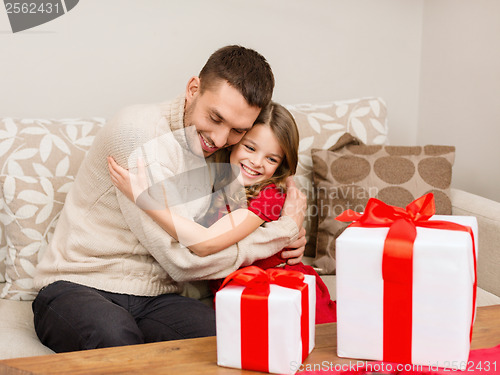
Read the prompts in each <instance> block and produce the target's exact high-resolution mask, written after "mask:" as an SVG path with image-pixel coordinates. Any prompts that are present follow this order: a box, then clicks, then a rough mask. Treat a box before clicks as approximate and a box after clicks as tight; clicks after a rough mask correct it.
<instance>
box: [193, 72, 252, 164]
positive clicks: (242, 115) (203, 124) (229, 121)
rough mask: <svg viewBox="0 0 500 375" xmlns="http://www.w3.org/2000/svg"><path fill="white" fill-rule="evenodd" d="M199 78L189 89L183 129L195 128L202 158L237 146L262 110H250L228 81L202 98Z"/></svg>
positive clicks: (195, 79)
mask: <svg viewBox="0 0 500 375" xmlns="http://www.w3.org/2000/svg"><path fill="white" fill-rule="evenodd" d="M199 84H200V81H199V78H198V77H193V78H191V80H190V81H189V83H188V86H187V89H186V109H185V114H184V126H185V127H187V126H191V125H194V126H195V127H196V131H197V135H198V141H199V142H200V145H201V149H202V151H203V156H204V157H208V156H210V155H212V154H213V153H214V152H215V151H217V150H218V149H219V148H223V147H227V146H231V145H234V144H236V143H238V142H239V141H240V140H241V138H242V137H243V136H244V135H245V133H246V132H247V131H248V130H250V129H251V128H252V125H253V123H254V121H255V120H256V119H257V116H258V115H259V113H260V110H261V109H260V108H258V107H254V106H250V105H249V104H248V103H247V101H246V100H245V98H244V97H243V95H241V94H240V93H239V91H238V90H236V89H235V88H233V87H232V86H231V85H229V83H227V82H226V81H221V82H220V84H218V85H216V86H214V87H213V88H211V89H207V90H205V92H204V93H203V94H201V93H200V90H199V87H200V86H199Z"/></svg>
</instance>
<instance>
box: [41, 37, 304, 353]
mask: <svg viewBox="0 0 500 375" xmlns="http://www.w3.org/2000/svg"><path fill="white" fill-rule="evenodd" d="M273 87H274V78H273V74H272V71H271V69H270V67H269V65H268V63H267V62H266V60H265V59H264V58H263V57H262V56H261V55H259V54H258V53H257V52H255V51H253V50H250V49H246V48H243V47H240V46H228V47H224V48H222V49H220V50H218V51H216V52H215V53H214V54H213V55H212V56H211V57H210V58H209V60H208V61H207V63H206V65H205V66H204V68H203V69H202V71H201V72H200V75H199V77H193V78H191V79H190V80H189V82H188V84H187V88H186V92H185V95H183V96H181V97H178V98H177V99H175V100H173V101H171V102H168V103H161V104H151V105H139V106H133V107H129V108H126V109H124V110H122V111H121V112H120V113H119V114H118V115H117V116H115V117H114V118H113V119H112V120H111V121H109V123H108V124H106V126H105V127H104V128H103V129H102V130H101V131H100V132H99V134H98V135H97V136H96V139H95V141H94V143H93V145H92V148H91V149H90V151H89V153H88V155H87V157H86V158H85V160H84V162H83V163H82V166H81V167H80V170H79V172H78V175H77V177H76V180H75V183H74V186H73V188H72V190H71V191H70V192H69V194H68V196H67V198H66V202H65V205H64V208H63V210H62V212H61V216H60V218H59V222H58V225H57V228H56V231H55V233H54V236H53V239H52V241H51V243H50V246H49V248H48V249H47V251H46V253H45V254H44V257H43V259H42V260H41V261H40V262H39V265H38V267H37V272H36V276H35V286H36V287H38V288H41V290H40V292H39V294H38V296H37V298H36V299H35V301H34V302H33V311H34V322H35V329H36V332H37V335H38V337H39V338H40V340H41V341H42V343H44V344H45V345H47V346H48V347H50V348H51V349H53V350H54V351H56V352H64V351H73V350H82V349H93V348H99V347H108V346H120V345H130V344H140V343H144V342H154V341H164V340H174V339H183V338H192V337H200V336H208V335H214V334H215V319H214V312H213V310H212V309H210V308H209V307H207V306H206V305H204V304H202V303H201V302H199V301H197V300H194V299H191V298H187V297H183V296H180V295H179V294H178V293H179V292H180V291H181V289H182V284H180V283H181V282H183V281H190V280H201V279H214V278H221V277H224V276H226V275H228V274H229V273H230V272H232V271H234V270H236V269H237V268H239V267H240V266H245V265H249V264H251V263H253V262H254V261H255V260H257V259H262V258H267V257H269V256H271V255H273V254H275V253H276V252H278V251H279V250H281V249H282V248H284V247H288V248H291V249H292V250H291V251H288V252H284V257H286V258H289V260H288V261H289V262H292V263H294V262H299V261H300V259H301V257H302V254H303V251H304V245H305V239H304V231H303V230H302V229H300V230H299V228H301V226H302V222H303V218H304V211H305V197H304V196H303V195H302V194H301V193H300V192H298V190H297V189H296V188H295V187H294V185H293V184H292V185H291V186H290V189H289V191H288V198H287V201H286V202H285V206H284V208H283V216H282V217H281V218H280V219H279V220H278V221H276V222H271V223H269V224H267V225H266V226H264V227H261V228H259V229H257V230H256V231H255V232H254V233H252V234H251V235H250V236H248V237H247V238H245V239H244V240H242V241H240V242H239V243H238V244H237V245H233V246H231V247H229V248H227V249H225V250H223V251H221V252H219V253H217V254H213V255H211V256H208V257H197V256H196V255H194V254H192V253H191V252H190V251H189V250H188V249H187V248H186V247H184V246H183V245H182V244H180V243H178V242H177V241H175V240H173V239H172V237H170V236H169V235H168V234H167V233H166V232H164V231H163V230H162V229H161V228H160V227H159V226H158V225H157V224H156V223H154V221H152V220H151V219H150V218H149V217H148V216H147V215H146V214H145V213H144V212H143V211H142V210H141V209H140V208H139V207H138V206H136V205H135V204H134V203H132V202H131V201H130V200H128V199H127V198H126V197H125V196H124V195H122V194H121V193H120V192H119V191H117V190H116V189H115V188H114V186H113V184H112V182H111V179H110V177H109V174H108V170H107V157H108V156H112V157H113V158H114V159H115V160H116V161H117V162H118V163H119V164H121V165H122V166H124V167H131V166H130V165H129V164H130V163H129V161H130V160H132V159H133V158H131V156H132V155H135V153H137V151H138V150H141V152H144V154H145V156H146V163H147V164H146V166H147V167H148V168H149V169H150V170H152V171H155V170H162V171H163V172H165V171H167V175H170V176H176V175H180V174H183V173H185V172H186V171H189V170H190V169H192V168H193V167H196V164H197V163H198V164H199V163H201V162H203V163H204V162H205V158H206V157H209V156H210V155H212V154H214V153H215V152H216V151H217V150H218V149H220V148H224V147H227V146H230V145H233V144H235V143H237V142H238V141H239V140H240V139H241V138H242V137H243V135H244V134H245V132H246V131H247V130H249V129H250V128H251V127H252V125H253V124H254V123H255V122H256V121H261V119H258V117H262V116H265V113H266V111H265V109H266V107H267V106H268V104H269V102H270V99H271V96H272V90H273ZM188 128H189V129H190V130H192V129H194V130H195V131H194V133H193V132H191V133H190V134H191V135H189V134H188V133H189V132H188V131H184V130H185V129H188ZM158 139H160V140H164V142H160V143H166V146H165V147H163V148H162V149H161V151H158V150H156V149H155V148H156V147H157V146H158V142H156V141H157V140H158ZM194 146H196V147H194ZM193 149H197V150H198V153H199V155H198V158H196V157H193V155H194V154H196V152H194V151H193ZM157 151H158V152H157ZM153 177H154V176H153ZM207 188H209V187H207ZM203 199H205V200H206V199H207V198H206V197H204V196H201V198H200V199H199V200H198V199H196V200H193V201H192V202H189V204H186V207H187V209H188V210H191V211H193V214H194V216H196V215H199V214H201V211H203V208H201V207H193V203H196V204H198V203H199V202H201V201H203ZM200 205H201V204H200ZM195 206H196V205H195Z"/></svg>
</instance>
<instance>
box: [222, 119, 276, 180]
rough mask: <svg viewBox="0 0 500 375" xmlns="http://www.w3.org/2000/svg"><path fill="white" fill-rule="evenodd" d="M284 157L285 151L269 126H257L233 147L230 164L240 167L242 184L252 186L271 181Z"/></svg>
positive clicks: (239, 177)
mask: <svg viewBox="0 0 500 375" xmlns="http://www.w3.org/2000/svg"><path fill="white" fill-rule="evenodd" d="M283 157H284V153H283V150H282V149H281V147H280V145H279V142H278V139H277V138H276V136H275V135H274V133H273V131H272V130H271V128H270V127H269V125H264V124H257V125H254V126H253V127H252V129H251V130H250V131H248V132H247V133H246V134H245V136H244V137H243V139H242V140H241V141H240V142H239V143H238V144H237V145H235V146H233V149H232V150H231V155H230V157H229V162H230V163H231V164H233V165H237V166H239V170H240V175H239V176H238V179H240V182H241V183H242V184H243V185H244V186H251V185H254V184H256V183H258V182H261V181H265V180H268V179H270V178H271V177H272V176H273V175H274V172H275V171H276V169H277V168H278V167H279V165H280V164H281V161H282V160H283Z"/></svg>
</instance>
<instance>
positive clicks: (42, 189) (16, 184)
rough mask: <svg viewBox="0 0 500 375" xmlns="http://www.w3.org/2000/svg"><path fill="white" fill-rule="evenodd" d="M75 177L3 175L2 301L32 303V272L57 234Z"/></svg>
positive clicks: (0, 183)
mask: <svg viewBox="0 0 500 375" xmlns="http://www.w3.org/2000/svg"><path fill="white" fill-rule="evenodd" d="M73 181H74V179H73V178H72V177H13V176H0V187H1V190H0V191H1V198H0V199H1V202H2V211H3V215H2V217H1V220H2V224H3V225H4V227H5V239H6V242H7V254H6V259H5V264H6V271H5V279H6V282H5V285H4V286H3V289H2V291H1V293H0V298H7V299H16V300H32V299H34V297H35V296H36V292H35V290H34V289H33V273H34V270H35V267H36V265H37V264H38V261H39V259H40V257H41V256H42V255H43V252H44V251H45V249H46V248H47V244H48V242H49V241H50V239H51V238H52V235H53V234H54V229H55V227H56V224H57V220H58V218H59V215H60V211H61V209H62V206H63V204H64V201H65V199H66V194H67V193H68V191H69V189H70V187H71V185H72V184H73Z"/></svg>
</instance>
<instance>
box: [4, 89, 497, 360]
mask: <svg viewBox="0 0 500 375" xmlns="http://www.w3.org/2000/svg"><path fill="white" fill-rule="evenodd" d="M287 108H288V109H289V110H290V111H291V112H292V114H293V116H294V117H295V119H296V122H297V124H298V127H299V132H300V135H301V142H300V149H299V166H298V169H297V174H296V176H295V180H296V182H297V184H298V186H299V188H300V189H301V190H302V191H304V192H305V193H306V195H307V197H308V204H309V208H308V213H307V215H306V221H305V223H304V226H305V227H306V230H307V237H308V244H307V249H306V254H305V255H306V256H305V258H304V262H305V263H309V264H312V265H313V266H315V267H316V269H317V271H318V272H319V273H320V274H321V275H322V278H323V280H324V281H325V283H326V285H327V286H328V288H329V291H330V294H331V296H332V299H335V275H334V265H335V263H334V251H332V250H331V247H332V246H333V245H331V243H332V242H331V241H330V240H332V241H333V242H334V238H333V239H331V238H330V239H328V238H329V237H328V236H330V234H328V225H329V224H328V221H327V220H326V219H331V217H330V218H328V217H326V218H325V217H323V219H325V220H323V219H321V218H320V216H321V215H320V214H319V213H318V212H315V211H317V210H315V208H317V206H318V201H319V199H320V197H319V196H318V195H317V194H315V180H316V177H318V176H320V175H323V174H324V173H323V172H324V170H325V168H326V167H324V166H322V165H321V163H320V161H318V160H317V158H316V157H313V156H314V155H317V154H318V150H331V149H332V148H335V145H337V144H338V141H339V139H340V138H341V136H342V135H344V134H345V133H349V134H352V135H353V136H354V137H355V138H356V140H358V141H359V142H360V143H363V144H366V145H379V149H380V147H385V146H384V145H387V143H388V142H387V134H388V124H387V107H386V104H385V102H384V101H383V100H382V99H380V98H374V97H368V98H360V99H353V100H345V101H335V102H328V103H318V104H300V105H289V106H287ZM104 124H105V120H104V119H102V118H72V119H59V120H54V119H13V118H1V119H0V168H1V172H0V333H1V334H0V359H6V358H16V357H26V356H37V355H45V354H51V353H53V352H52V351H51V350H50V349H49V348H47V347H45V346H44V345H42V344H41V343H40V341H39V340H38V338H37V336H36V334H35V331H34V327H33V313H32V311H31V301H32V300H33V299H34V298H35V296H36V290H34V289H33V285H32V278H33V273H34V271H35V267H36V264H37V262H38V260H39V259H40V257H41V256H42V255H43V252H44V250H45V248H46V247H47V244H48V243H49V242H50V239H51V237H52V234H53V233H54V228H55V226H56V224H57V219H58V217H59V213H60V210H61V208H62V206H63V204H64V199H65V196H66V194H67V192H68V191H69V189H71V186H72V184H73V181H74V178H75V175H76V173H77V171H78V168H79V165H80V163H81V161H82V160H83V158H84V157H85V154H86V152H87V151H88V149H89V148H90V146H91V144H92V141H93V139H94V137H95V134H96V133H97V132H98V131H99V129H100V128H101V127H102V126H103V125H104ZM445 141H446V140H443V142H445ZM342 160H345V158H344V159H342ZM332 165H333V164H332ZM347 169H348V170H350V169H349V168H347ZM323 177H324V176H323ZM447 185H448V186H441V187H440V192H439V193H440V194H441V192H443V193H442V194H444V196H446V199H447V201H449V210H450V211H451V212H449V213H452V214H454V215H473V216H476V217H477V219H478V223H479V243H478V249H479V258H478V281H479V284H478V285H479V290H478V301H477V302H478V306H484V305H491V304H500V203H498V202H494V201H491V200H488V199H485V198H482V197H480V196H477V195H474V194H471V193H468V192H465V191H462V190H458V189H453V188H452V187H451V186H449V182H448V183H447ZM386 191H387V190H386ZM330 216H331V215H330ZM325 226H326V228H325ZM325 229H326V236H327V241H326V242H325V241H324V237H325ZM320 232H321V233H320ZM322 238H323V239H322ZM328 241H330V242H328ZM184 293H185V295H187V296H189V297H193V298H199V299H203V298H207V297H209V295H208V294H207V288H206V287H205V285H204V283H203V282H193V283H188V284H186V285H185V292H184Z"/></svg>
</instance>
